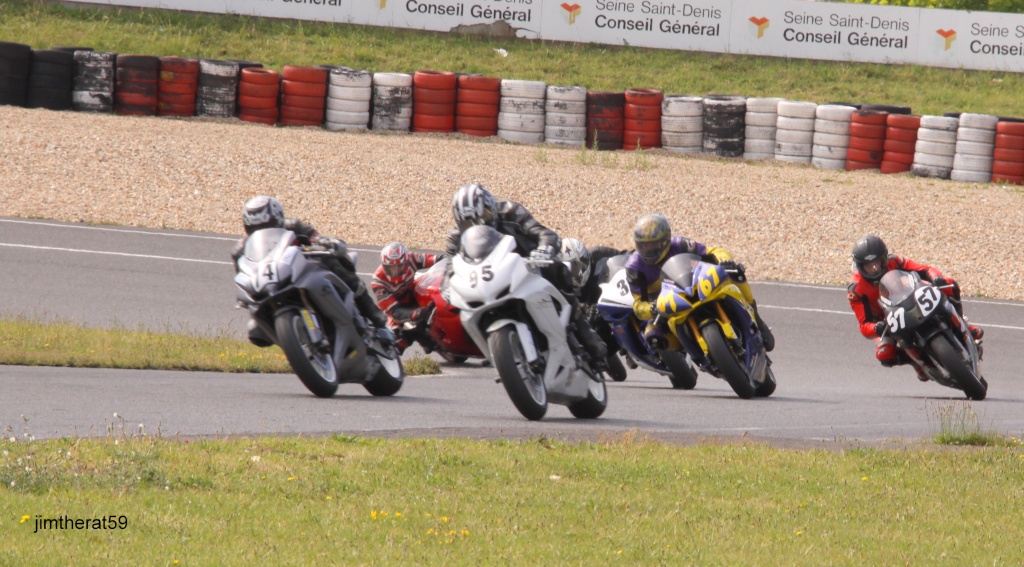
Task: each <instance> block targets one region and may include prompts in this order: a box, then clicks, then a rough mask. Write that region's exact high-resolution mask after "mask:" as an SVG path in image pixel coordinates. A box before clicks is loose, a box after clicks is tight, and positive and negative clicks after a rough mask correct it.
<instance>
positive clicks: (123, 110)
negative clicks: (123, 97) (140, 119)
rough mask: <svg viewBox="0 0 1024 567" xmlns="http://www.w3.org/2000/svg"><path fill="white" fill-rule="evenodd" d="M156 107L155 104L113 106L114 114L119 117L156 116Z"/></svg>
mask: <svg viewBox="0 0 1024 567" xmlns="http://www.w3.org/2000/svg"><path fill="white" fill-rule="evenodd" d="M156 106H157V105H155V104H146V105H134V104H115V105H114V114H119V115H121V116H156Z"/></svg>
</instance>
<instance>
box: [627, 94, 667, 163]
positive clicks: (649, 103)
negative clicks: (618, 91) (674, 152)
mask: <svg viewBox="0 0 1024 567" xmlns="http://www.w3.org/2000/svg"><path fill="white" fill-rule="evenodd" d="M664 100H665V93H663V92H661V91H659V90H657V89H629V90H627V91H626V109H625V121H624V122H623V131H622V149H624V150H649V149H652V148H660V147H661V103H662V101H664Z"/></svg>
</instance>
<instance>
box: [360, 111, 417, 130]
mask: <svg viewBox="0 0 1024 567" xmlns="http://www.w3.org/2000/svg"><path fill="white" fill-rule="evenodd" d="M410 125H412V118H392V117H390V116H377V115H373V116H372V117H371V118H370V127H371V128H373V129H374V130H397V131H403V132H408V131H409V126H410Z"/></svg>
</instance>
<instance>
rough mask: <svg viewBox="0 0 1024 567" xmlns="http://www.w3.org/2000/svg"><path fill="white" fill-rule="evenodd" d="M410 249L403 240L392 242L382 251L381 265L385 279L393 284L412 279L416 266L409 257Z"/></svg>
mask: <svg viewBox="0 0 1024 567" xmlns="http://www.w3.org/2000/svg"><path fill="white" fill-rule="evenodd" d="M409 256H410V254H409V249H408V248H406V246H405V244H402V243H401V242H391V243H389V244H388V245H387V246H385V247H384V248H382V249H381V251H380V267H381V268H382V269H383V270H384V279H385V280H386V281H387V282H388V283H389V284H391V285H393V286H398V285H400V284H403V283H406V282H409V281H412V278H413V276H414V275H416V268H415V267H414V266H413V264H412V258H410V257H409Z"/></svg>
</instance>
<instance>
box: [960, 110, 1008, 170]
mask: <svg viewBox="0 0 1024 567" xmlns="http://www.w3.org/2000/svg"><path fill="white" fill-rule="evenodd" d="M998 122H999V118H998V117H996V116H991V115H988V114H971V113H968V112H965V113H963V114H961V115H960V124H959V125H958V127H957V130H956V146H955V152H954V154H953V170H952V171H950V173H949V178H950V179H952V180H953V181H967V182H971V183H988V182H989V181H992V162H993V161H994V160H993V158H992V156H993V154H994V153H995V142H996V126H997V124H998Z"/></svg>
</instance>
